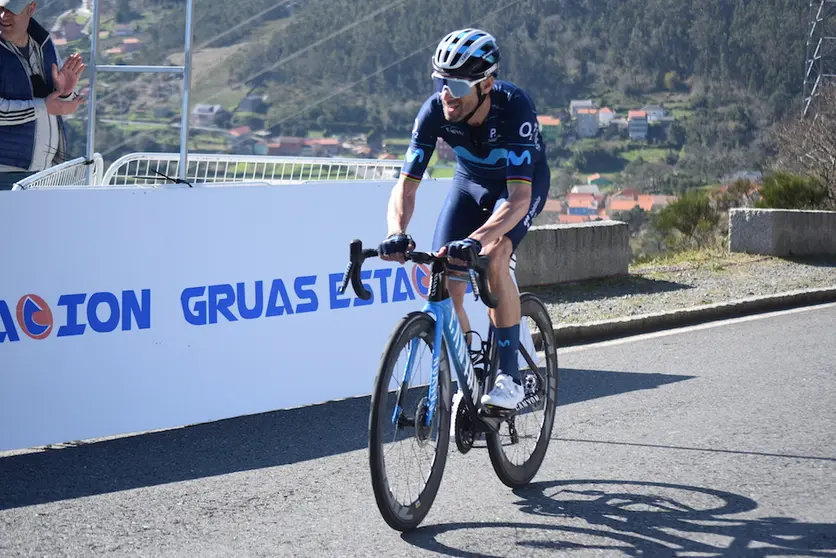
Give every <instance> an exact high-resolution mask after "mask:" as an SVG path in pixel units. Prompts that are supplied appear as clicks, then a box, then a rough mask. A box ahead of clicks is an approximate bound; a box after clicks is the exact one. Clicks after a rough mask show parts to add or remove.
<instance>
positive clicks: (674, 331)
mask: <svg viewBox="0 0 836 558" xmlns="http://www.w3.org/2000/svg"><path fill="white" fill-rule="evenodd" d="M830 308H836V302H831V303H827V304H817V305H815V306H804V307H802V308H792V309H790V310H778V311H775V312H768V313H764V314H755V315H752V316H742V317H740V318H730V319H728V320H719V321H715V322H708V323H704V324H698V325H693V326H687V327H681V328H677V329H667V330H664V331H657V332H654V333H643V334H640V335H632V336H630V337H623V338H620V339H612V340H610V341H600V342H598V343H590V344H589V345H577V346H574V347H565V348H562V349H558V350H557V354H558V355H561V354H568V353H577V352H581V351H586V350H589V349H597V348H601V347H611V346H614V345H624V344H627V343H635V342H637V341H645V340H647V339H655V338H657V337H667V336H668V335H679V334H682V333H690V332H692V331H699V330H701V329H710V328H714V327H723V326H727V325H734V324H739V323H743V322H751V321H755V320H765V319H768V318H776V317H780V316H786V315H789V314H797V313H800V312H813V311H816V310H826V309H830Z"/></svg>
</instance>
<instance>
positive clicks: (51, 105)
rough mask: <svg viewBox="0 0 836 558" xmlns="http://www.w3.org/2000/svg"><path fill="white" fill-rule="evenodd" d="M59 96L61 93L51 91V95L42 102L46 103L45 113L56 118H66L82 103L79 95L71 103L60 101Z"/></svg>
mask: <svg viewBox="0 0 836 558" xmlns="http://www.w3.org/2000/svg"><path fill="white" fill-rule="evenodd" d="M60 95H61V93H60V92H59V91H53V93H52V94H51V95H50V96H49V97H47V98H46V99H45V100H44V103H46V111H47V112H48V113H49V114H53V115H56V116H66V115H68V114H72V113H74V112H75V110H76V109H77V108H78V106H79V105H80V104H81V102H82V101H84V97H82V96H81V95H79V96H78V97H76V98H75V99H73V100H72V101H62V100H61V99H59V98H58V97H59V96H60Z"/></svg>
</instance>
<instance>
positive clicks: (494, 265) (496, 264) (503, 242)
mask: <svg viewBox="0 0 836 558" xmlns="http://www.w3.org/2000/svg"><path fill="white" fill-rule="evenodd" d="M513 252H514V246H513V245H512V244H511V239H509V238H508V237H507V236H502V237H500V238H499V240H497V241H495V242H492V243H491V244H489V245H488V246H487V247H486V248H485V251H484V254H485V255H486V256H488V258H490V260H489V267H490V270H491V273H493V272H495V271H499V270H503V269H508V268H509V267H510V265H511V255H512V254H513Z"/></svg>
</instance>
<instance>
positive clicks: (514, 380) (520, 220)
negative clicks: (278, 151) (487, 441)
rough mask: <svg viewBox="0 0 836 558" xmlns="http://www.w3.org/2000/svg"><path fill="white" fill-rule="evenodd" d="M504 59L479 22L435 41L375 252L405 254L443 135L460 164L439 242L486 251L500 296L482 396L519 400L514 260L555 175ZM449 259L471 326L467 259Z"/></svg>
mask: <svg viewBox="0 0 836 558" xmlns="http://www.w3.org/2000/svg"><path fill="white" fill-rule="evenodd" d="M499 61H500V53H499V47H498V46H497V42H496V39H495V38H494V37H493V36H491V35H490V34H488V33H486V32H485V31H482V30H479V29H470V28H468V29H461V30H457V31H453V32H452V33H450V34H449V35H447V36H446V37H444V39H443V40H442V41H441V42H440V43H439V44H438V47H437V48H436V51H435V54H434V56H433V59H432V64H433V73H432V78H433V81H434V83H435V89H436V92H435V93H434V94H433V95H431V96H430V97H429V98H428V99H427V100H426V101H425V102H424V104H423V106H422V107H421V109H420V111H419V113H418V116H417V118H416V119H415V126H414V128H413V130H412V139H411V142H410V144H409V149H408V151H407V153H406V156H405V163H404V166H403V167H402V169H401V173H400V177H399V179H398V182H397V184H396V185H395V186H394V188H393V189H392V193H391V196H390V200H389V207H388V213H387V224H388V236H387V238H386V239H385V240H384V241H383V242H382V243H381V244H380V247H379V252H380V254H381V257H382V258H383V259H384V260H389V261H398V262H400V263H404V262H405V260H404V256H403V253H404V252H405V251H407V250H409V249H414V246H415V243H414V241H413V239H412V237H411V236H410V235H409V234H408V233H407V232H406V229H407V225H408V224H409V221H410V219H411V217H412V213H413V210H414V208H415V194H416V190H417V189H418V185H419V184H420V182H421V177H422V176H423V174H424V170H425V169H426V167H427V164H428V163H429V161H430V157H431V156H432V154H433V151H434V149H435V146H436V141H437V138H439V137H440V138H442V139H444V141H445V142H447V144H448V145H450V147H451V148H452V149H453V150H454V151H455V153H456V171H455V174H454V178H453V185H452V188H451V189H450V192H449V194H448V196H447V200H446V201H445V203H444V206H443V208H442V210H441V214H440V215H439V218H438V222H437V224H436V229H435V234H434V238H433V250H434V251H438V252H439V254H440V255H447V256H448V257H450V258H451V259H452V260H453V262H451V263H457V262H458V263H465V262H468V261H472V260H473V259H475V258H476V256H477V255H479V254H483V255H487V256H489V257H490V267H489V286H490V290H491V292H492V293H493V294H494V295H496V296H497V298H498V301H499V304H498V306H497V308H495V309H491V310H489V317H490V320H491V323H492V324H493V325H494V327H495V330H496V337H497V341H498V349H499V371H498V373H497V377H496V380H495V383H494V387H493V389H492V390H491V392H490V393H487V394H485V395H483V396H482V400H481V401H482V404H484V405H490V406H495V407H501V408H506V409H513V408H515V407H516V406H517V405H519V404H520V402H522V400H523V398H524V395H525V394H524V389H523V387H522V385H521V383H522V382H521V376H520V372H519V364H518V360H517V351H518V349H519V338H520V335H519V329H520V299H519V292H518V290H517V287H516V284H515V283H514V280H513V278H512V277H511V270H510V262H511V256H512V254H513V252H514V250H515V249H516V248H517V246H518V245H519V243H520V241H521V240H522V238H523V237H524V236H525V234H526V233H527V232H528V228H529V227H530V226H531V222H532V220H533V219H534V217H536V216H537V215H538V214H539V213H540V211H542V209H543V206H544V205H545V203H546V198H547V197H548V191H549V182H550V175H549V167H548V164H547V162H546V156H545V146H544V145H543V143H542V138H541V136H540V131H539V126H538V124H537V112H536V109H535V106H534V103H533V101H532V100H531V98H530V97H529V96H528V95H527V94H526V93H525V92H524V91H523V90H522V89H520V88H518V87H517V86H515V85H514V84H512V83H510V82H507V81H500V80H498V79H496V76H497V74H498V67H499ZM453 268H454V272H453V273H452V274H451V275H450V276H449V279H450V280H449V281H448V284H447V287H448V290H449V292H450V296H451V298H452V299H453V304H454V306H455V309H456V315H457V316H458V318H459V321H460V322H461V326H462V329H463V330H464V331H469V329H470V322H469V320H468V318H467V314H466V313H465V310H464V306H463V302H464V295H465V292H466V290H467V274H466V269H467V268H466V267H458V271H457V272H456V271H455V268H456V266H453ZM456 273H458V274H460V275H458V277H457V276H455V274H456Z"/></svg>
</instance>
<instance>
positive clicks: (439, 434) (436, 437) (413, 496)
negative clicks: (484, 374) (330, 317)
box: [369, 312, 452, 531]
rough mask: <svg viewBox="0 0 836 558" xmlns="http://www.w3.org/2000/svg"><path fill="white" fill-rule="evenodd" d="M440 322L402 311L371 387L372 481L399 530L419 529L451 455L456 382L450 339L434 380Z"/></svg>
mask: <svg viewBox="0 0 836 558" xmlns="http://www.w3.org/2000/svg"><path fill="white" fill-rule="evenodd" d="M435 328H436V324H435V321H434V320H433V319H432V318H431V317H430V316H429V315H428V314H426V313H424V312H412V313H410V314H409V315H407V316H406V317H405V318H403V320H402V321H401V322H400V324H399V325H398V326H397V327H396V329H395V331H394V332H393V333H392V335H391V337H390V338H389V341H388V343H387V345H386V348H385V350H384V352H383V356H382V357H381V361H380V367H379V369H378V373H377V378H376V379H375V388H374V393H373V394H372V401H371V410H370V413H369V465H370V469H371V477H372V488H373V489H374V495H375V500H376V501H377V507H378V509H379V510H380V513H381V515H382V516H383V519H384V520H385V521H386V523H388V524H389V526H390V527H392V528H393V529H396V530H398V531H407V530H409V529H414V528H415V527H417V526H418V525H419V524H420V523H421V521H423V519H424V517H426V515H427V513H428V512H429V511H430V507H431V506H432V504H433V501H434V500H435V496H436V494H437V492H438V487H439V485H440V484H441V476H442V474H443V472H444V466H445V464H446V462H447V452H448V448H449V443H450V408H451V404H452V397H451V391H452V387H451V385H450V368H449V363H448V360H447V349H446V347H445V345H444V342H443V341H442V343H441V347H439V349H440V350H441V354H440V359H439V370H438V379H437V384H436V385H435V387H432V386H433V381H432V360H433V359H432V356H433V343H434V340H435ZM404 472H405V475H404V477H405V478H401V474H399V473H404Z"/></svg>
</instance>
